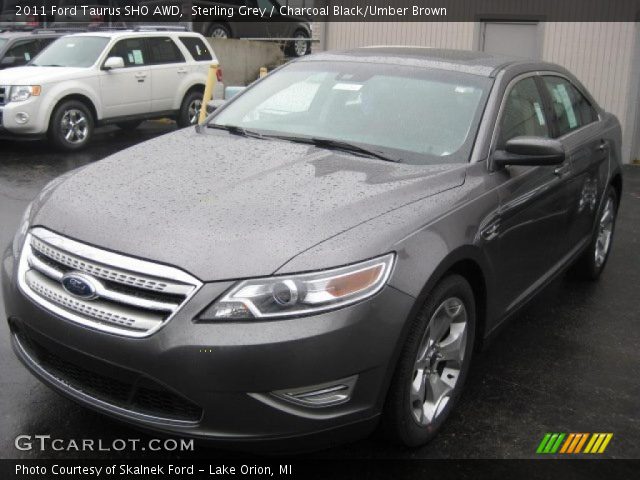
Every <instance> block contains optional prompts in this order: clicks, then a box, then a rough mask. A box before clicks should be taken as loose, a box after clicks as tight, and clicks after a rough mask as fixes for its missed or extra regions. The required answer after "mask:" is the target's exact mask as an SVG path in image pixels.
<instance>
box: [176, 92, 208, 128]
mask: <svg viewBox="0 0 640 480" xmlns="http://www.w3.org/2000/svg"><path fill="white" fill-rule="evenodd" d="M202 95H203V94H202V92H199V91H197V90H196V91H193V92H189V93H187V94H186V95H185V97H184V99H183V100H182V105H181V106H180V112H179V113H178V118H177V119H176V123H177V124H178V127H179V128H185V127H188V126H190V125H196V124H197V123H198V118H199V117H200V109H201V108H202Z"/></svg>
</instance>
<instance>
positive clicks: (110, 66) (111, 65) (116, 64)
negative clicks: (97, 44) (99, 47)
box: [102, 57, 124, 70]
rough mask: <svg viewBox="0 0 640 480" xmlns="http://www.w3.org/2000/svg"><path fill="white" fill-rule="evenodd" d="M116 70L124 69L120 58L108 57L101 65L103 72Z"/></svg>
mask: <svg viewBox="0 0 640 480" xmlns="http://www.w3.org/2000/svg"><path fill="white" fill-rule="evenodd" d="M118 68H124V60H123V59H122V57H109V58H107V60H106V61H105V62H104V65H102V69H103V70H117V69H118Z"/></svg>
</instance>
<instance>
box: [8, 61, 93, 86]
mask: <svg viewBox="0 0 640 480" xmlns="http://www.w3.org/2000/svg"><path fill="white" fill-rule="evenodd" d="M85 70H86V69H85V68H71V67H29V66H25V67H13V68H7V69H6V70H0V85H45V84H47V83H52V82H56V81H57V80H58V79H60V78H68V77H69V76H70V75H71V76H72V75H75V74H76V73H77V72H83V71H85Z"/></svg>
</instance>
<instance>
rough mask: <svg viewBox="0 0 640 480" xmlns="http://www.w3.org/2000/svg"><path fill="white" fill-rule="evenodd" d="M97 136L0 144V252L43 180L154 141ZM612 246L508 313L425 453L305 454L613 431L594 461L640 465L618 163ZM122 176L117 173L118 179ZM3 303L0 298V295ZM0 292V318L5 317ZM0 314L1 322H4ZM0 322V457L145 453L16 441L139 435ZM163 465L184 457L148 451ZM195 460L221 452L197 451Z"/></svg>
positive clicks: (509, 449)
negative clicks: (21, 355)
mask: <svg viewBox="0 0 640 480" xmlns="http://www.w3.org/2000/svg"><path fill="white" fill-rule="evenodd" d="M174 128H175V127H173V126H172V125H171V124H163V123H156V122H147V123H145V124H144V125H143V126H142V127H141V128H140V129H139V130H137V131H135V132H122V131H120V130H118V129H117V128H109V129H103V130H101V131H100V132H99V133H98V134H97V135H96V138H95V141H94V142H93V143H92V145H91V146H90V148H89V149H87V150H86V151H83V152H80V153H74V154H59V153H55V152H53V151H52V150H51V148H50V147H49V146H47V145H46V143H44V142H8V141H4V140H0V245H1V246H2V247H4V246H5V245H8V243H9V242H10V240H11V238H12V236H13V232H14V231H15V228H16V227H17V224H18V222H19V219H20V217H21V215H22V212H23V210H24V208H25V207H26V205H27V203H28V202H29V201H30V200H31V199H32V198H33V197H35V195H36V194H37V192H38V191H39V189H40V188H42V187H43V186H44V185H45V184H46V183H47V182H48V181H49V180H51V179H52V178H54V177H56V176H57V175H60V174H62V173H64V172H66V171H68V170H71V169H73V168H76V167H78V166H81V165H85V164H87V163H90V162H93V161H97V160H99V159H101V158H104V157H105V156H107V155H109V154H110V153H113V152H115V151H118V150H120V149H122V148H125V147H127V146H130V145H133V144H135V143H138V142H140V141H143V140H146V139H148V138H152V137H153V136H156V135H160V134H162V133H166V132H168V131H172V130H173V129H174ZM625 173H626V177H625V186H624V192H623V196H622V204H621V209H620V212H619V217H618V224H617V231H616V238H615V241H614V249H613V252H612V255H611V258H610V260H609V263H608V265H607V268H606V271H605V272H604V274H603V275H602V277H601V280H600V282H598V283H595V284H592V283H586V282H578V281H575V280H572V279H570V278H569V277H568V276H563V277H562V278H559V279H557V280H556V281H555V282H553V284H551V285H550V286H549V287H548V288H547V289H546V290H545V291H544V292H543V293H542V294H541V295H540V296H538V298H536V299H535V300H534V301H533V302H532V303H531V304H530V305H529V306H528V307H526V309H525V310H523V311H522V312H521V313H520V314H518V315H517V316H516V317H515V318H513V320H512V321H511V322H510V323H509V324H508V325H507V326H506V327H505V328H504V329H503V330H502V332H501V333H500V334H499V335H498V336H497V337H496V338H495V340H494V341H493V343H492V344H491V345H490V346H489V347H488V348H487V349H486V350H485V351H484V352H482V353H481V354H480V355H478V356H477V357H476V358H475V362H474V366H473V368H472V372H471V375H470V377H469V381H468V384H467V387H466V390H465V392H464V394H463V397H462V399H461V402H460V404H459V405H458V407H457V408H456V409H455V411H454V412H453V414H452V416H451V418H450V419H449V421H448V423H447V424H446V425H445V427H444V429H443V430H442V432H441V433H440V435H439V436H438V437H437V438H436V439H435V440H434V441H432V442H431V443H430V444H429V445H427V446H425V447H422V448H418V449H414V450H407V449H401V448H398V447H395V446H391V445H388V444H387V443H385V442H384V440H383V439H381V438H379V437H378V436H377V435H374V436H372V437H371V438H368V439H365V440H362V441H359V442H356V443H354V444H350V445H344V446H341V447H335V448H333V449H329V450H325V451H322V452H318V453H315V454H313V455H312V456H313V457H315V458H414V459H415V458H523V457H524V458H530V457H535V449H536V447H537V444H538V443H539V442H540V440H541V438H542V436H543V435H544V433H546V432H567V433H568V432H612V433H613V439H612V440H611V443H610V444H609V446H608V448H607V450H606V452H605V454H604V455H602V456H606V457H610V458H640V414H639V413H640V377H638V367H639V366H640V353H639V351H638V346H639V345H640V315H639V313H640V306H639V304H638V297H637V294H638V285H639V284H640V255H639V252H640V250H639V248H640V245H639V242H640V167H631V166H629V167H626V169H625ZM122 174H123V175H126V172H122ZM0 295H1V293H0ZM2 301H3V300H2V298H1V296H0V312H4V307H3V305H2ZM2 315H3V314H2ZM8 335H9V333H8V328H7V325H6V322H5V321H4V318H3V319H2V322H0V432H2V435H1V436H0V458H24V459H27V458H32V459H36V458H69V459H72V458H79V457H92V458H102V459H108V458H124V457H129V458H133V457H141V456H142V457H146V456H151V455H152V454H151V453H150V452H131V451H124V452H113V453H107V452H86V453H78V452H73V451H71V452H64V451H62V452H55V451H46V452H36V451H20V450H17V449H16V448H15V447H14V439H15V437H16V436H18V435H22V434H29V435H41V434H49V435H52V436H53V437H58V438H64V439H82V438H89V439H94V440H95V441H96V442H97V441H98V440H99V439H101V440H102V441H103V442H104V443H105V444H110V443H111V441H112V440H113V439H117V438H123V439H127V438H142V439H145V438H148V437H146V436H145V435H144V434H142V433H140V432H138V431H136V430H133V429H132V428H130V427H129V426H127V425H124V424H121V423H119V422H116V421H114V420H111V419H109V418H107V417H104V416H102V415H100V414H97V413H94V412H92V411H90V410H88V409H85V408H83V407H80V406H78V405H76V404H74V403H73V402H71V401H70V400H67V399H65V398H63V397H61V396H59V395H58V394H56V393H54V392H52V391H51V390H49V389H48V388H47V387H45V386H44V385H43V384H41V383H40V382H38V381H37V380H36V379H35V378H34V377H32V376H31V375H30V374H29V373H28V372H27V371H26V370H25V369H24V367H22V365H20V364H19V362H18V360H17V359H16V358H15V357H14V355H13V353H12V351H11V347H10V343H9V336H8ZM155 455H159V456H161V457H163V458H167V457H185V456H187V457H188V456H189V454H184V453H181V454H178V453H167V452H162V453H157V454H155ZM195 456H198V457H206V458H209V459H216V458H220V459H222V458H224V457H226V456H228V452H224V451H221V450H215V449H213V448H211V447H207V446H205V445H201V444H197V445H196V450H195Z"/></svg>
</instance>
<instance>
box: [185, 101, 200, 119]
mask: <svg viewBox="0 0 640 480" xmlns="http://www.w3.org/2000/svg"><path fill="white" fill-rule="evenodd" d="M201 109H202V100H200V99H196V100H193V101H191V103H189V108H188V112H189V113H188V115H189V123H190V124H191V125H195V124H196V123H198V118H199V117H200V110H201Z"/></svg>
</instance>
